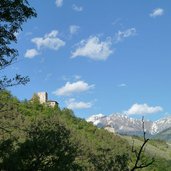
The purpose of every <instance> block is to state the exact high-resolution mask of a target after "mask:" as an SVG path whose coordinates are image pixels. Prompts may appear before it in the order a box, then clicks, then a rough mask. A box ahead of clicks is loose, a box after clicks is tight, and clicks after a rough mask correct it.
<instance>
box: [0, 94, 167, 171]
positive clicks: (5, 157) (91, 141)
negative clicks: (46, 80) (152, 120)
mask: <svg viewBox="0 0 171 171" xmlns="http://www.w3.org/2000/svg"><path fill="white" fill-rule="evenodd" d="M0 130H1V133H0V169H1V170H5V171H6V170H9V171H10V170H17V171H24V170H41V171H43V170H60V171H62V170H74V171H75V170H86V171H87V170H91V171H93V170H99V171H100V170H106V171H108V170H110V171H112V170H123V171H126V170H129V169H130V168H131V167H132V165H133V164H134V162H135V159H136V158H135V156H134V154H133V153H132V152H131V148H130V147H131V144H129V141H127V140H125V138H123V137H120V136H118V135H115V134H113V133H109V132H108V131H106V130H104V129H103V128H102V129H99V128H97V127H96V126H93V124H91V123H87V122H86V121H85V120H83V119H80V118H77V117H75V116H74V114H73V112H72V111H71V110H69V109H63V110H61V109H59V108H57V107H56V108H50V107H48V106H46V105H41V104H39V101H38V99H34V101H33V102H29V101H24V102H20V101H18V100H17V99H16V98H15V97H13V96H12V95H11V94H10V93H9V92H6V91H0ZM137 148H139V146H137ZM151 156H153V155H151V154H150V153H148V151H147V152H146V154H145V159H147V160H148V159H149V158H151ZM143 159H144V158H143ZM156 161H157V162H155V164H154V165H153V166H151V167H149V168H146V170H152V169H154V168H155V170H160V168H162V169H163V168H168V169H170V168H169V167H170V162H169V161H167V160H166V159H164V158H163V159H162V157H159V158H158V157H156ZM159 161H162V162H161V163H160V162H159ZM9 163H10V165H9Z"/></svg>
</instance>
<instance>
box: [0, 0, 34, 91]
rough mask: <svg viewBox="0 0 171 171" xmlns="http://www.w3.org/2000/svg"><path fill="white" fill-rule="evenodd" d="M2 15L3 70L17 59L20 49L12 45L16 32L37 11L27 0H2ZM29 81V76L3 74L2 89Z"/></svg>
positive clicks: (0, 53) (0, 47)
mask: <svg viewBox="0 0 171 171" xmlns="http://www.w3.org/2000/svg"><path fill="white" fill-rule="evenodd" d="M0 16H1V17H0V70H2V69H4V68H6V67H8V66H9V65H11V64H12V63H13V62H14V61H15V60H16V57H17V55H18V51H17V50H16V49H14V48H11V47H10V45H11V43H16V42H17V37H16V33H18V32H19V30H21V29H22V27H21V26H22V24H23V23H24V22H26V21H27V20H28V19H29V18H31V17H35V16H36V12H35V10H34V9H33V8H31V7H30V6H29V3H28V1H27V0H1V1H0ZM28 81H29V78H28V77H22V76H21V75H18V74H17V75H16V76H15V77H13V78H10V79H9V78H7V77H6V76H1V78H0V90H2V89H4V88H6V87H9V86H14V85H18V84H26V83H27V82H28Z"/></svg>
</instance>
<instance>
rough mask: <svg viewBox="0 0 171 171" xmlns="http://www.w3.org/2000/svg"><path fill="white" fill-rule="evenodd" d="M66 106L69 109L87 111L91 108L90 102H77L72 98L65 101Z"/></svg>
mask: <svg viewBox="0 0 171 171" xmlns="http://www.w3.org/2000/svg"><path fill="white" fill-rule="evenodd" d="M66 104H67V108H69V109H88V108H91V107H92V103H91V102H82V101H79V102H77V101H76V100H75V99H74V98H72V99H69V100H67V101H66Z"/></svg>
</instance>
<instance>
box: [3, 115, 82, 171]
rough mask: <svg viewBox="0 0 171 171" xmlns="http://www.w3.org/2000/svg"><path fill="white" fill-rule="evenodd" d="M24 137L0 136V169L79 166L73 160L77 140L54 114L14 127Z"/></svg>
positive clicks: (70, 167) (76, 151) (67, 167)
mask: <svg viewBox="0 0 171 171" xmlns="http://www.w3.org/2000/svg"><path fill="white" fill-rule="evenodd" d="M17 129H18V130H20V131H22V132H23V134H24V135H25V136H26V137H25V140H22V141H21V140H19V138H17V137H13V136H10V137H9V138H8V139H6V140H2V141H1V140H0V168H1V169H2V170H8V171H12V170H18V171H20V170H21V171H29V170H41V171H47V170H52V171H53V170H54V171H55V170H60V171H65V170H78V169H79V165H77V164H76V163H75V159H76V157H77V156H78V144H76V143H75V142H73V141H72V140H71V133H70V130H68V129H66V127H65V126H64V125H62V124H61V123H59V122H58V119H57V118H56V117H52V118H47V117H45V118H42V117H40V118H39V119H37V120H36V121H34V122H32V123H31V125H30V126H29V127H28V128H24V129H21V128H17ZM9 163H10V164H9Z"/></svg>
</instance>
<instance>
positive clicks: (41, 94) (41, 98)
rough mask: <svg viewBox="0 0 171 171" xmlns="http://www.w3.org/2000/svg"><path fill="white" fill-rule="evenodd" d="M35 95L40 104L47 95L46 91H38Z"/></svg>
mask: <svg viewBox="0 0 171 171" xmlns="http://www.w3.org/2000/svg"><path fill="white" fill-rule="evenodd" d="M37 96H38V97H39V101H40V104H43V103H46V102H47V99H48V95H47V93H46V92H38V93H37Z"/></svg>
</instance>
